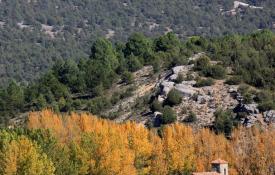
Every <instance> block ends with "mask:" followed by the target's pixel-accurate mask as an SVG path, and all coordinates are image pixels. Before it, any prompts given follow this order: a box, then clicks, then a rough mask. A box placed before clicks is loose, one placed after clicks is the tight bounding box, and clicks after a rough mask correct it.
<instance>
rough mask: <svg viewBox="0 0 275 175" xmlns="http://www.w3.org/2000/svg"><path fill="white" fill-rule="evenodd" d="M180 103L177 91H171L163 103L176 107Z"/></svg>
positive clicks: (179, 95) (180, 99)
mask: <svg viewBox="0 0 275 175" xmlns="http://www.w3.org/2000/svg"><path fill="white" fill-rule="evenodd" d="M181 102H182V97H181V94H180V92H179V91H178V90H176V89H172V90H171V91H170V92H169V93H168V95H167V99H166V101H165V103H166V104H167V105H170V106H174V105H178V104H180V103H181Z"/></svg>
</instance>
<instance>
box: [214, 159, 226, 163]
mask: <svg viewBox="0 0 275 175" xmlns="http://www.w3.org/2000/svg"><path fill="white" fill-rule="evenodd" d="M211 163H212V164H228V162H227V161H225V160H222V159H217V160H214V161H212V162H211Z"/></svg>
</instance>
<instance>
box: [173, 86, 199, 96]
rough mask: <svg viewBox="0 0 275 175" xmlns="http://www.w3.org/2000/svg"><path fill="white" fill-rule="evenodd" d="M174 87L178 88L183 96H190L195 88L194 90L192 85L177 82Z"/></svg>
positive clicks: (194, 91)
mask: <svg viewBox="0 0 275 175" xmlns="http://www.w3.org/2000/svg"><path fill="white" fill-rule="evenodd" d="M175 89H176V90H178V91H179V92H180V93H181V94H182V96H183V97H192V96H193V95H194V94H195V93H196V90H194V88H193V87H192V86H189V85H185V84H177V85H176V86H175Z"/></svg>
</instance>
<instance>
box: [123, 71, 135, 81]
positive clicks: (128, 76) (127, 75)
mask: <svg viewBox="0 0 275 175" xmlns="http://www.w3.org/2000/svg"><path fill="white" fill-rule="evenodd" d="M121 79H122V81H123V82H124V83H126V84H131V83H133V81H134V76H133V74H132V73H130V72H128V71H125V72H124V73H123V74H122V76H121Z"/></svg>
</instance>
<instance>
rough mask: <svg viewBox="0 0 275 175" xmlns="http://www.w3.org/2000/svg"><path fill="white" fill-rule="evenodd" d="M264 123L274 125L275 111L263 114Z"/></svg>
mask: <svg viewBox="0 0 275 175" xmlns="http://www.w3.org/2000/svg"><path fill="white" fill-rule="evenodd" d="M264 121H265V122H266V123H269V124H271V123H273V124H275V110H270V111H267V112H264Z"/></svg>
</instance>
